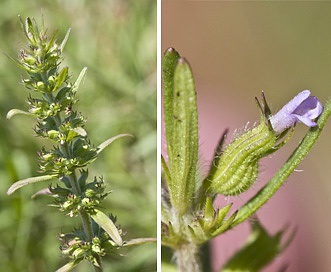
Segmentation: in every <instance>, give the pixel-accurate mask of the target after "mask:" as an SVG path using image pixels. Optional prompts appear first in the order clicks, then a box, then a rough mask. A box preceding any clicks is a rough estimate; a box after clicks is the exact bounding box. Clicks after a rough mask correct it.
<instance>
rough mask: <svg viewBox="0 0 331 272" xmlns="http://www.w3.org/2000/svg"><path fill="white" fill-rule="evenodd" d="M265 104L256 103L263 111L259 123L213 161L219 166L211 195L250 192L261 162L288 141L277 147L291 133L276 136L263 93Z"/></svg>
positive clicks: (211, 181)
mask: <svg viewBox="0 0 331 272" xmlns="http://www.w3.org/2000/svg"><path fill="white" fill-rule="evenodd" d="M256 100H257V99H256ZM262 101H263V104H262V106H261V104H260V102H259V101H258V100H257V103H258V107H259V109H260V111H261V121H260V124H259V125H258V126H255V127H253V128H252V129H249V130H248V131H246V132H245V133H244V134H242V135H241V136H239V137H237V138H236V139H235V140H234V141H233V142H232V143H230V144H229V145H228V146H227V147H226V149H225V150H224V152H222V154H221V156H220V157H219V158H217V160H214V162H216V164H215V165H213V166H212V168H211V171H210V173H209V176H208V177H207V184H208V185H209V188H208V192H209V193H210V194H212V195H213V194H223V195H226V196H228V195H232V196H233V195H238V194H240V193H243V192H245V191H246V190H248V189H249V188H250V187H251V186H252V184H253V183H254V181H255V180H256V178H257V175H258V163H259V160H260V159H261V158H263V157H265V156H267V155H269V154H271V153H273V152H275V151H276V150H277V149H279V147H280V146H282V145H283V144H284V143H285V142H286V141H283V142H281V143H280V144H277V141H278V140H279V139H280V138H282V137H283V136H284V135H285V134H286V133H287V132H288V130H287V131H285V132H284V133H283V134H280V135H279V134H277V133H275V131H274V130H273V128H272V126H271V124H270V121H269V118H270V115H271V113H270V109H269V107H268V105H267V102H266V100H265V97H264V95H263V94H262Z"/></svg>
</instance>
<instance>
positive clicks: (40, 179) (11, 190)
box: [7, 175, 56, 195]
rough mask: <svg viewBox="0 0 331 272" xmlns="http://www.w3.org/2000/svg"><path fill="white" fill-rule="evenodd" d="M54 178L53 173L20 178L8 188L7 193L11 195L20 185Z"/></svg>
mask: <svg viewBox="0 0 331 272" xmlns="http://www.w3.org/2000/svg"><path fill="white" fill-rule="evenodd" d="M54 178H56V176H54V175H45V176H39V177H31V178H26V179H22V180H19V181H16V182H15V183H14V184H13V185H12V186H10V188H9V189H8V191H7V195H11V194H12V193H14V192H15V191H16V190H17V189H19V188H21V187H24V186H26V185H29V184H32V183H36V182H40V181H47V180H51V179H54Z"/></svg>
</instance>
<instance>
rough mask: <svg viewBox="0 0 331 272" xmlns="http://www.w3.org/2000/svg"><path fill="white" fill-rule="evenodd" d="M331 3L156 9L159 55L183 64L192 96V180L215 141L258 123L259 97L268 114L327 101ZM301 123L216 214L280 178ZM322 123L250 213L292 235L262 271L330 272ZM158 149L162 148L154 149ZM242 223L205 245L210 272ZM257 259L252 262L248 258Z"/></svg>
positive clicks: (234, 242) (329, 169)
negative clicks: (176, 56)
mask: <svg viewBox="0 0 331 272" xmlns="http://www.w3.org/2000/svg"><path fill="white" fill-rule="evenodd" d="M330 12H331V2H330V3H328V2H231V1H227V2H221V1H219V2H217V1H210V2H209V1H178V2H177V1H166V0H163V1H162V52H164V51H165V50H166V49H167V48H168V47H174V48H175V49H176V50H177V51H178V52H179V53H180V54H181V55H182V56H184V57H185V58H186V59H187V60H188V61H189V63H190V65H191V67H192V69H193V73H194V76H195V82H196V88H197V93H198V107H199V127H200V151H201V160H200V161H201V171H202V173H205V172H206V171H207V170H208V167H209V163H210V161H211V159H212V155H213V152H214V148H215V147H216V144H217V142H218V140H219V137H220V136H221V134H222V132H223V131H224V130H225V129H226V128H229V129H230V134H229V137H228V142H229V140H231V138H232V135H233V132H234V130H235V129H243V128H244V127H245V125H246V124H247V122H250V126H251V125H253V123H254V122H255V121H258V120H259V113H258V110H257V107H256V104H255V101H254V97H255V96H258V97H259V96H260V93H261V91H262V90H264V91H265V94H266V97H267V100H268V101H269V104H270V106H271V109H272V110H273V112H276V111H277V110H279V109H280V108H281V107H282V106H283V105H284V104H285V103H286V102H287V101H289V100H290V99H291V98H292V97H293V96H295V95H296V94H297V93H298V92H300V91H302V90H304V89H310V90H311V91H312V94H313V95H315V96H317V97H318V98H319V99H320V100H321V102H322V103H324V102H325V100H326V99H327V98H328V97H330V96H331V32H330V27H331V16H330ZM306 131H307V128H306V127H304V126H303V125H302V124H300V125H298V126H297V128H296V132H295V135H294V136H293V138H292V139H291V141H290V142H289V143H288V144H287V145H286V146H285V147H284V148H282V150H280V151H278V152H277V153H276V154H274V155H273V156H272V157H271V158H265V159H263V160H262V162H261V166H260V170H261V171H260V172H261V174H260V176H259V178H258V180H257V182H256V183H255V185H254V186H253V188H251V189H250V190H249V192H247V193H245V194H242V195H240V196H237V197H231V198H225V197H222V196H220V197H219V198H218V199H217V201H216V203H215V206H216V207H217V206H219V207H221V206H224V205H225V204H227V203H231V202H233V203H235V205H234V206H235V207H234V209H235V208H238V207H240V206H241V205H242V204H243V203H245V200H247V199H248V198H249V197H250V196H252V195H254V194H255V193H256V192H257V191H258V189H259V188H260V187H261V186H263V185H264V184H265V183H266V182H267V181H268V180H269V178H270V177H272V176H273V174H274V173H275V172H276V171H277V169H279V167H280V166H281V165H282V163H283V162H284V161H285V160H286V159H287V158H288V156H289V155H290V154H291V152H292V151H293V149H294V148H295V147H296V146H297V144H298V143H299V142H300V139H301V138H302V137H303V136H304V134H305V132H306ZM330 132H331V122H330V121H329V122H328V124H327V126H326V128H325V130H324V132H323V133H322V136H321V137H320V138H319V140H318V141H317V143H316V145H315V146H314V148H313V149H312V151H311V152H310V154H309V155H308V156H307V158H306V159H305V160H304V161H303V162H302V163H301V164H300V165H299V167H298V171H296V172H294V173H293V174H292V175H291V176H290V178H289V179H288V181H287V182H286V184H285V185H284V186H283V187H282V188H281V189H280V190H279V191H278V192H277V193H276V195H275V196H274V197H273V198H272V199H271V200H270V201H269V202H268V203H267V204H266V205H265V206H264V207H263V208H262V209H261V210H260V211H259V212H258V213H257V215H258V217H259V219H260V220H261V223H262V224H263V225H264V226H265V227H266V228H267V229H268V231H269V232H270V233H272V234H274V233H276V232H278V231H279V230H281V229H282V228H284V227H285V226H287V225H289V226H290V230H294V229H296V230H297V232H296V236H295V238H294V240H293V242H292V243H291V244H290V246H289V247H288V248H287V249H286V251H285V252H284V253H283V254H282V255H280V256H279V257H278V258H277V259H276V260H275V261H274V262H273V263H272V264H271V265H269V266H268V267H266V268H265V269H264V270H263V271H266V272H271V271H277V270H278V269H280V268H281V267H282V266H283V265H285V264H288V265H289V267H288V269H287V271H291V272H299V271H300V272H306V271H307V272H311V271H331V235H330V234H329V230H330V228H331V218H330V217H331V216H330V207H331V197H330V196H331V179H330V176H331V158H330V153H331V145H330ZM163 142H164V140H163ZM248 233H249V224H248V222H245V223H243V224H242V225H240V226H238V227H236V228H234V229H233V230H231V231H229V232H227V233H226V234H225V235H221V236H220V237H218V238H216V239H214V240H213V242H212V248H213V253H212V259H213V269H214V271H218V270H219V269H220V268H221V267H222V265H223V264H224V263H225V262H226V260H227V259H228V258H229V257H231V256H232V255H233V254H234V252H235V251H236V250H237V249H238V248H239V247H241V246H242V244H243V243H244V242H245V241H246V239H247V235H248ZM257 257H258V256H257Z"/></svg>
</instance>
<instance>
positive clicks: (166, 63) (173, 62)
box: [163, 48, 180, 139]
mask: <svg viewBox="0 0 331 272" xmlns="http://www.w3.org/2000/svg"><path fill="white" fill-rule="evenodd" d="M179 58H180V55H179V54H178V52H177V51H176V50H175V49H173V48H169V49H168V50H167V51H166V52H165V54H164V58H163V86H164V87H163V92H164V95H163V96H164V99H163V105H164V123H165V130H166V138H167V139H170V138H171V135H172V130H173V124H172V119H173V115H172V111H173V96H174V75H175V68H176V66H177V62H178V59H179Z"/></svg>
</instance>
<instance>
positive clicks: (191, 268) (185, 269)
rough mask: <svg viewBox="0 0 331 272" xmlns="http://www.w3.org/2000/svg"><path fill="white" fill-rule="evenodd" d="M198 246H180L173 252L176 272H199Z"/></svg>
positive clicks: (190, 244) (191, 244)
mask: <svg viewBox="0 0 331 272" xmlns="http://www.w3.org/2000/svg"><path fill="white" fill-rule="evenodd" d="M198 253H199V246H198V245H196V244H193V243H187V244H183V245H181V247H180V248H178V249H177V250H176V251H175V254H174V257H175V259H176V262H177V268H178V272H200V271H201V267H200V258H199V254H198Z"/></svg>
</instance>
